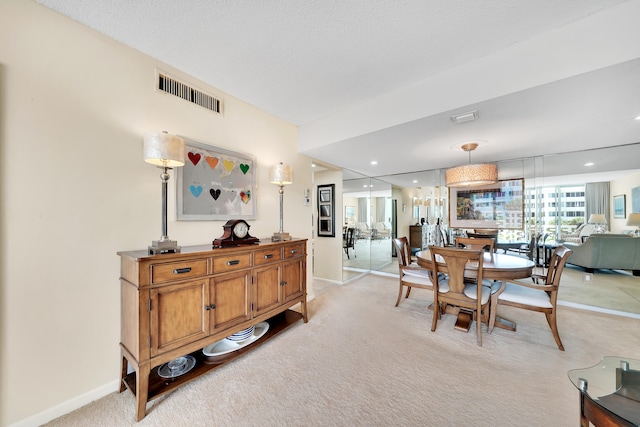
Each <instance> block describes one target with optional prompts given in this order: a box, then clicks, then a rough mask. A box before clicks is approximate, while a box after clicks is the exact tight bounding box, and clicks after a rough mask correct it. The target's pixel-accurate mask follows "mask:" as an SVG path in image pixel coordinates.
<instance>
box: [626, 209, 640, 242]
mask: <svg viewBox="0 0 640 427" xmlns="http://www.w3.org/2000/svg"><path fill="white" fill-rule="evenodd" d="M627 225H631V226H634V227H636V229H635V232H634V234H635V235H636V237H640V212H634V213H632V214H629V218H627Z"/></svg>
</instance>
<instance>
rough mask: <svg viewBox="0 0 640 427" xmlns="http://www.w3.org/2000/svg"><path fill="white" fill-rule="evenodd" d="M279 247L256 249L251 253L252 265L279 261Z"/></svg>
mask: <svg viewBox="0 0 640 427" xmlns="http://www.w3.org/2000/svg"><path fill="white" fill-rule="evenodd" d="M281 259H282V258H281V255H280V248H272V249H269V250H266V251H256V252H255V253H254V254H253V263H254V265H264V264H269V263H270V262H275V261H280V260H281Z"/></svg>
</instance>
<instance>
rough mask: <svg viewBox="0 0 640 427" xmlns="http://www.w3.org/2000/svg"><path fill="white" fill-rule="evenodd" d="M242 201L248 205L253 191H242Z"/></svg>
mask: <svg viewBox="0 0 640 427" xmlns="http://www.w3.org/2000/svg"><path fill="white" fill-rule="evenodd" d="M240 199H241V200H242V202H243V203H244V204H245V205H246V204H247V203H249V200H250V199H251V191H250V190H247V191H241V192H240Z"/></svg>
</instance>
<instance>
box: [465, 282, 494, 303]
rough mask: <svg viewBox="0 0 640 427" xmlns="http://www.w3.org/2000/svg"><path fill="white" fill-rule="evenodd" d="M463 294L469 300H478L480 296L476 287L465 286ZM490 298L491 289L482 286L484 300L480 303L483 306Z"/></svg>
mask: <svg viewBox="0 0 640 427" xmlns="http://www.w3.org/2000/svg"><path fill="white" fill-rule="evenodd" d="M463 293H464V294H465V295H466V296H467V298H471V299H476V297H477V296H478V290H477V289H476V285H465V287H464V291H463ZM489 297H491V288H489V287H487V286H482V299H481V300H480V302H481V303H482V304H486V303H487V301H489Z"/></svg>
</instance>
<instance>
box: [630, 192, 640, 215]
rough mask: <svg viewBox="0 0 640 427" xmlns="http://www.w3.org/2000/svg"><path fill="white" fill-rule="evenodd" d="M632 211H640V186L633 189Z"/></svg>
mask: <svg viewBox="0 0 640 427" xmlns="http://www.w3.org/2000/svg"><path fill="white" fill-rule="evenodd" d="M631 212H640V187H634V188H632V189H631Z"/></svg>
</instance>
